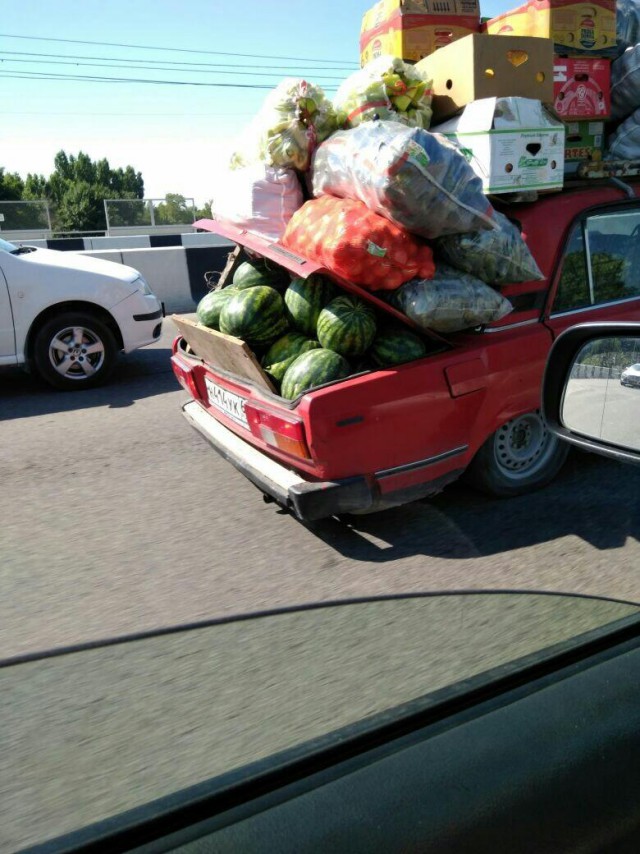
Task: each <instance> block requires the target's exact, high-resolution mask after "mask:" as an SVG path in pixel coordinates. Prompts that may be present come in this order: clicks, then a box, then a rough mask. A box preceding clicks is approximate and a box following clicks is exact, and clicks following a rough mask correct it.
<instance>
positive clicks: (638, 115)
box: [605, 109, 640, 160]
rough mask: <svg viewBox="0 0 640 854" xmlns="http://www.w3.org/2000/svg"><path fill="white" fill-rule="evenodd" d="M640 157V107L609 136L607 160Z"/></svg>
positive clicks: (636, 158)
mask: <svg viewBox="0 0 640 854" xmlns="http://www.w3.org/2000/svg"><path fill="white" fill-rule="evenodd" d="M639 158H640V109H638V110H636V111H635V112H634V113H632V114H631V115H630V116H629V118H627V119H625V120H624V121H623V122H622V124H621V125H619V126H618V127H617V128H616V131H615V133H613V134H612V135H611V136H610V137H609V143H608V150H607V153H606V154H605V160H638V159H639Z"/></svg>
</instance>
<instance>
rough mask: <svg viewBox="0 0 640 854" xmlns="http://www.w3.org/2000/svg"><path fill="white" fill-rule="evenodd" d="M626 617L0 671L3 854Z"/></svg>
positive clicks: (114, 653)
mask: <svg viewBox="0 0 640 854" xmlns="http://www.w3.org/2000/svg"><path fill="white" fill-rule="evenodd" d="M639 610H640V609H639V608H638V607H636V606H634V605H629V604H625V603H618V602H610V601H605V600H596V599H587V598H572V597H566V596H546V595H534V594H529V595H527V594H515V593H514V594H508V593H503V594H498V593H496V594H475V595H474V594H468V595H449V596H432V597H415V598H402V597H401V598H398V599H391V600H379V601H370V602H359V603H354V604H348V603H346V604H342V605H336V606H324V607H318V608H311V609H305V610H300V611H295V610H294V611H292V612H287V613H281V614H274V615H267V616H263V617H256V618H253V619H243V620H239V621H232V622H227V623H222V624H219V625H213V626H208V627H203V628H199V629H193V630H190V631H182V632H177V633H172V634H168V635H163V636H159V637H150V638H146V639H140V640H136V641H130V642H125V643H120V644H117V645H110V646H106V647H103V648H99V649H87V650H85V651H82V652H70V653H68V654H63V655H59V656H56V657H55V658H44V659H40V660H38V657H37V656H36V657H35V659H36V660H33V661H28V662H25V663H22V664H16V665H14V666H6V667H4V669H0V698H1V699H0V704H1V706H2V722H3V723H2V726H3V729H4V731H5V732H6V733H8V734H9V733H10V737H9V738H8V739H7V740H5V743H4V745H3V750H2V752H1V753H0V777H1V778H2V779H3V780H5V781H8V780H11V781H12V782H11V789H12V793H13V797H12V798H11V801H10V804H7V803H5V808H4V813H3V821H2V828H1V829H0V838H2V839H3V841H4V842H5V846H4V847H6V849H7V850H14V846H17V845H18V843H22V844H25V843H27V842H29V843H32V844H33V843H36V842H40V841H42V840H44V839H46V838H48V837H50V836H52V835H53V833H54V832H55V833H56V834H62V833H64V832H65V831H70V830H73V829H75V828H77V827H82V826H84V825H85V824H88V823H89V822H93V821H96V820H98V819H102V818H106V817H109V816H110V815H113V814H115V813H117V812H119V811H123V810H125V809H129V808H131V807H133V806H136V805H139V804H142V803H145V802H147V801H149V800H152V799H154V798H158V797H161V796H163V795H168V794H170V793H171V792H174V791H176V790H178V789H182V788H185V787H188V786H190V785H193V784H195V783H198V782H201V781H203V780H206V779H208V778H211V777H217V776H220V775H224V774H225V773H227V772H229V771H231V770H233V769H236V768H239V767H241V766H245V765H250V764H251V763H254V762H257V761H259V760H260V759H263V758H266V757H269V756H272V755H273V754H276V753H280V752H282V751H287V750H291V749H292V748H294V747H298V746H303V745H306V747H304V749H305V750H307V751H310V750H313V749H318V741H317V740H318V739H320V738H325V744H331V743H334V744H335V743H339V742H340V739H341V738H342V736H341V735H340V733H339V732H338V731H340V730H341V729H342V728H344V727H346V726H348V725H357V727H358V728H359V731H363V730H364V729H366V728H367V727H371V726H373V725H374V724H375V723H376V722H377V717H376V716H378V715H380V713H382V712H387V713H389V711H390V710H396V711H395V712H393V714H394V715H399V714H401V713H402V712H403V711H404V709H403V708H402V707H403V706H406V704H408V703H412V702H414V703H415V702H418V705H419V706H421V707H424V704H425V703H433V702H436V701H437V699H438V697H439V696H440V694H439V692H442V689H445V688H449V689H450V695H451V691H453V693H454V695H455V694H461V693H464V692H466V691H469V690H471V689H472V688H473V687H477V686H478V685H480V684H490V683H491V681H492V680H494V679H495V678H496V676H497V675H498V671H497V669H498V668H500V667H501V666H503V665H506V664H509V665H510V667H509V670H510V671H511V672H513V671H514V670H516V671H517V669H518V667H523V666H525V665H526V664H529V663H531V662H532V660H537V661H539V660H542V659H543V658H544V657H545V656H547V657H549V656H551V655H553V654H554V653H556V652H557V651H559V650H560V649H563V648H566V644H567V642H569V644H570V645H571V646H576V645H578V644H579V643H580V642H581V640H582V639H585V638H586V637H588V636H589V634H588V633H590V632H593V630H596V629H604V628H606V629H608V630H612V629H613V628H614V627H616V626H618V625H619V623H620V621H624V620H625V618H629V617H630V616H634V615H637V614H638V612H639ZM532 656H534V659H532ZM474 679H475V680H477V681H475V682H474ZM314 740H316V741H315V742H314ZM176 760H177V761H176ZM36 768H37V774H34V769H36ZM52 781H55V785H53V786H52ZM34 803H37V805H38V809H37V810H36V811H34V810H33V809H32V808H31V806H30V805H32V804H34Z"/></svg>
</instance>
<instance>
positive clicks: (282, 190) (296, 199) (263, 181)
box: [211, 163, 303, 240]
mask: <svg viewBox="0 0 640 854" xmlns="http://www.w3.org/2000/svg"><path fill="white" fill-rule="evenodd" d="M302 202H303V197H302V187H301V186H300V181H299V180H298V176H297V175H296V173H295V172H294V171H293V169H276V168H275V167H273V166H266V165H265V164H264V163H253V164H251V165H250V166H245V167H244V168H243V169H229V170H227V171H226V172H225V173H224V174H223V175H222V176H220V180H219V181H218V183H217V184H216V190H215V196H214V198H213V202H212V204H211V214H212V216H213V217H214V218H219V219H225V220H228V221H229V222H231V223H233V224H234V225H237V226H238V228H246V229H247V230H248V231H253V232H256V233H258V234H262V235H264V236H265V237H269V238H271V240H279V239H280V238H281V237H282V235H283V234H284V230H285V228H286V227H287V225H288V223H289V220H290V219H291V217H292V216H293V214H294V213H295V212H296V211H297V210H298V208H299V207H301V205H302Z"/></svg>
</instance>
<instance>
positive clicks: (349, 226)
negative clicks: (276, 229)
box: [282, 196, 435, 291]
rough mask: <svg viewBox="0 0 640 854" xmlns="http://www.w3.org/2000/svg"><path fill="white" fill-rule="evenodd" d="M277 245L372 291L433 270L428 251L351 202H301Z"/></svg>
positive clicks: (328, 199) (330, 198) (327, 199)
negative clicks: (279, 244)
mask: <svg viewBox="0 0 640 854" xmlns="http://www.w3.org/2000/svg"><path fill="white" fill-rule="evenodd" d="M282 243H283V245H284V246H286V247H288V248H289V249H291V250H292V251H294V252H298V253H300V254H301V255H304V256H306V257H307V258H311V259H314V260H316V261H319V262H320V263H321V264H322V265H323V266H324V267H325V268H326V269H327V270H330V271H331V272H333V273H335V274H336V275H338V276H341V277H342V278H343V279H346V280H347V281H349V282H353V283H354V284H357V285H361V286H363V287H365V288H368V289H369V290H372V291H373V290H389V289H392V288H397V287H399V286H400V285H401V284H402V283H403V282H406V281H408V280H409V279H411V278H413V277H414V276H422V277H423V278H428V277H429V276H432V275H433V273H434V271H435V265H434V263H433V253H432V250H431V247H430V246H427V244H426V243H423V242H422V241H421V240H419V239H418V238H417V237H414V236H413V235H412V234H409V232H408V231H407V230H406V229H404V228H401V227H399V226H397V225H394V224H393V223H392V222H389V220H387V219H385V218H384V217H382V216H379V215H378V214H376V213H374V212H373V211H370V210H369V208H368V207H367V206H366V205H364V204H363V203H362V202H358V201H353V200H352V199H337V198H335V197H334V196H323V197H322V198H320V199H311V200H310V201H308V202H305V204H304V205H303V206H302V207H301V208H300V209H299V210H297V211H296V212H295V213H294V215H293V216H292V217H291V220H290V222H289V224H288V226H287V229H286V231H285V233H284V237H283V238H282Z"/></svg>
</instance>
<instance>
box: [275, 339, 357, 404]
mask: <svg viewBox="0 0 640 854" xmlns="http://www.w3.org/2000/svg"><path fill="white" fill-rule="evenodd" d="M350 373H351V368H350V367H349V363H348V362H347V360H346V359H344V358H343V357H342V356H340V355H339V354H338V353H334V352H333V351H331V350H309V352H308V353H303V354H302V355H301V356H298V358H297V359H295V360H294V362H293V363H292V364H291V365H290V366H289V367H288V368H287V372H286V373H285V375H284V378H283V380H282V388H281V391H280V394H281V395H282V397H286V398H287V400H293V399H294V398H296V397H298V395H300V394H302V393H303V392H305V391H309V389H312V388H316V386H319V385H324V383H329V382H333V381H334V380H342V379H344V378H345V377H348V376H349V374H350Z"/></svg>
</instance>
